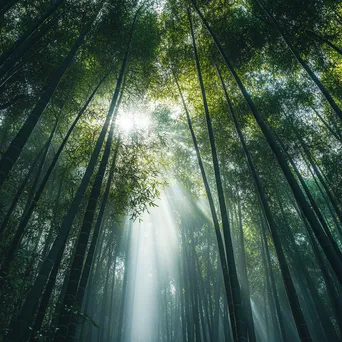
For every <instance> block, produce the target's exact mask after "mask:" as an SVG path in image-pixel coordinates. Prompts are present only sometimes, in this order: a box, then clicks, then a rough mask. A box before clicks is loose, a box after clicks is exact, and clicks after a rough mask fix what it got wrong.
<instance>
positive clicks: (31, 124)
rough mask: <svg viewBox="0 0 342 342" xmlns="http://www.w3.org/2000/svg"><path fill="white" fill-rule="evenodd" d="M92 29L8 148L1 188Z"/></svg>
mask: <svg viewBox="0 0 342 342" xmlns="http://www.w3.org/2000/svg"><path fill="white" fill-rule="evenodd" d="M91 27H92V22H91V23H88V24H87V25H86V27H85V28H84V30H83V31H82V32H81V34H80V36H79V37H78V39H77V40H76V42H75V43H74V45H73V46H72V48H71V49H70V51H69V53H68V55H67V56H66V57H65V59H64V61H63V63H62V64H61V65H60V66H59V67H58V68H57V69H56V70H55V71H54V72H53V73H52V75H51V76H50V82H49V84H48V85H47V87H46V88H45V90H44V91H43V92H42V94H41V95H40V98H39V100H38V102H37V104H36V105H35V107H34V108H33V109H32V111H31V112H30V114H29V116H28V117H27V119H26V121H25V123H24V124H23V126H22V127H21V128H20V130H19V132H18V133H17V135H16V136H15V137H14V139H13V140H12V142H11V144H10V145H9V147H8V148H7V151H6V152H5V153H4V155H3V156H2V158H1V161H0V186H1V185H2V184H3V183H4V181H5V180H6V179H7V177H8V175H9V173H10V171H11V170H12V168H13V166H14V164H15V163H16V161H17V159H18V158H19V156H20V154H21V152H22V149H23V148H24V146H25V144H26V142H27V140H28V139H29V137H30V136H31V133H32V132H33V130H34V128H35V126H36V124H37V122H38V120H39V119H40V117H41V115H42V114H43V112H44V110H45V108H46V106H47V105H48V104H49V102H50V100H51V98H52V96H53V94H54V92H55V90H56V89H57V87H58V84H59V82H60V80H61V79H62V77H63V75H64V74H65V73H66V71H67V70H68V68H69V66H70V64H71V63H72V61H73V59H74V57H75V55H76V53H77V51H78V49H79V48H80V46H81V45H82V43H83V41H84V38H85V36H86V35H87V33H88V32H89V31H90V29H91Z"/></svg>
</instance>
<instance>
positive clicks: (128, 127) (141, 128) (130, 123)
mask: <svg viewBox="0 0 342 342" xmlns="http://www.w3.org/2000/svg"><path fill="white" fill-rule="evenodd" d="M117 126H118V128H119V131H120V132H121V133H122V134H124V135H130V134H132V133H137V132H139V133H144V132H147V131H148V130H149V128H150V126H151V119H150V117H149V114H148V113H142V112H130V111H127V112H126V111H124V110H122V111H120V112H119V116H118V119H117Z"/></svg>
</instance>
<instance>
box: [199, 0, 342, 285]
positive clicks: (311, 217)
mask: <svg viewBox="0 0 342 342" xmlns="http://www.w3.org/2000/svg"><path fill="white" fill-rule="evenodd" d="M193 5H194V8H195V9H196V12H197V13H198V15H199V16H200V17H201V19H202V22H203V24H204V25H205V26H206V28H207V30H208V32H209V33H210V35H211V37H212V38H213V40H214V43H215V45H216V47H217V49H218V50H219V52H220V54H221V56H222V57H223V59H224V61H225V64H226V65H227V67H228V69H229V70H230V72H231V74H232V75H233V77H234V79H235V81H236V83H237V85H238V87H239V89H240V91H241V93H242V94H243V96H244V98H245V100H246V102H247V104H248V106H249V108H250V110H251V112H252V114H253V116H254V118H255V120H256V122H257V123H258V125H259V127H260V128H261V130H262V132H263V134H264V136H265V138H266V140H267V142H268V144H269V146H270V148H271V149H272V151H273V153H274V155H275V157H276V158H277V160H278V163H279V165H280V167H281V169H282V171H283V173H284V175H285V177H286V179H287V181H288V183H289V185H290V187H291V189H292V192H293V194H294V196H295V199H296V201H297V203H298V205H299V206H300V208H301V209H302V210H303V213H304V214H305V216H306V218H307V219H308V221H309V222H310V226H311V227H312V230H313V231H314V233H315V236H316V237H317V240H318V241H319V243H320V245H321V247H322V249H323V250H324V252H325V254H326V256H327V258H328V260H329V262H330V264H331V266H332V268H333V270H334V272H335V273H336V276H337V277H338V279H339V281H340V282H341V283H342V263H341V261H340V259H339V257H338V255H337V254H336V252H335V249H334V248H333V246H332V245H331V243H330V241H329V239H328V237H327V236H326V235H325V233H324V231H323V229H322V226H321V225H320V223H319V221H318V219H317V218H316V216H315V214H314V212H313V210H312V208H311V207H310V205H309V203H308V202H307V201H306V199H305V196H304V194H303V192H302V190H301V189H300V186H299V184H298V183H297V181H296V179H295V177H294V175H293V174H292V172H291V169H290V167H289V165H288V163H287V161H286V159H285V158H284V156H283V153H282V151H281V149H280V148H279V146H278V144H277V142H276V140H275V138H274V137H273V134H272V132H271V130H270V128H269V127H268V125H267V124H266V123H265V121H264V120H263V118H262V116H261V115H260V113H259V111H258V110H257V108H256V107H255V105H254V103H253V101H252V98H251V97H250V95H249V93H248V92H247V89H246V88H245V86H244V85H243V83H242V81H241V79H240V77H239V76H238V74H237V73H236V71H235V69H234V67H233V65H232V64H231V62H230V60H229V59H228V57H227V56H226V54H225V52H224V50H223V48H222V46H221V44H220V42H219V41H218V39H217V37H216V35H215V33H214V32H213V30H212V29H211V27H210V26H209V24H208V22H207V20H206V19H205V17H204V16H203V14H202V12H201V11H200V10H199V9H198V7H197V5H196V3H195V2H193Z"/></svg>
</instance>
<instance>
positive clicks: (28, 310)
mask: <svg viewBox="0 0 342 342" xmlns="http://www.w3.org/2000/svg"><path fill="white" fill-rule="evenodd" d="M140 9H141V8H140ZM140 9H139V10H138V11H137V13H136V15H135V17H134V20H133V25H132V29H131V33H130V37H129V40H128V44H127V50H126V53H125V56H124V59H123V62H122V66H121V69H120V73H119V77H118V80H117V84H116V88H115V91H114V94H113V99H112V102H111V104H110V108H109V110H108V114H107V116H106V120H105V123H104V125H103V127H102V130H101V133H100V135H99V137H98V139H97V142H96V146H95V148H94V151H93V153H92V156H91V158H90V161H89V163H88V166H87V169H86V171H85V173H84V175H83V178H82V181H81V184H80V186H79V188H78V190H77V192H76V194H75V196H74V199H73V201H72V203H71V205H70V207H69V210H68V213H67V214H66V216H65V218H64V220H63V223H62V226H61V228H60V230H59V233H58V235H57V237H56V239H55V241H54V243H53V245H52V247H51V249H50V252H49V254H48V256H47V257H46V258H45V260H44V262H43V264H42V266H41V268H40V271H39V275H38V277H37V278H36V280H35V283H34V285H33V287H32V289H31V291H30V294H29V295H28V296H27V298H26V300H25V302H24V305H23V307H22V308H21V310H20V312H19V315H18V318H17V319H15V320H14V321H13V325H12V328H11V331H10V333H9V334H8V335H7V337H6V341H13V342H14V341H18V340H20V339H21V338H22V337H23V336H25V335H26V334H27V329H28V327H29V325H30V322H31V320H32V316H33V315H34V313H35V311H36V309H37V306H38V303H39V299H40V296H41V294H42V291H43V290H44V287H45V285H46V282H47V280H48V277H49V274H50V272H51V270H52V268H53V265H54V263H55V261H56V260H57V257H58V255H59V253H60V251H61V250H62V249H63V248H64V246H65V243H66V240H67V238H68V235H69V231H70V228H71V225H72V222H73V220H74V218H75V216H76V214H77V210H78V208H79V205H80V203H81V201H82V198H83V195H84V193H85V191H86V188H87V186H88V184H89V180H90V178H91V176H92V174H93V171H94V169H95V166H96V162H97V160H98V157H99V154H100V151H101V147H102V145H103V142H104V139H105V135H106V133H107V130H108V128H109V123H110V121H111V119H112V116H113V112H114V109H115V106H116V103H117V100H118V96H119V92H120V88H121V85H122V82H123V78H124V73H125V70H126V64H127V59H128V54H129V50H130V46H131V41H132V37H133V33H134V28H135V25H136V21H137V18H138V14H139V11H140ZM18 324H20V329H19V328H18ZM14 327H15V328H14Z"/></svg>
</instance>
